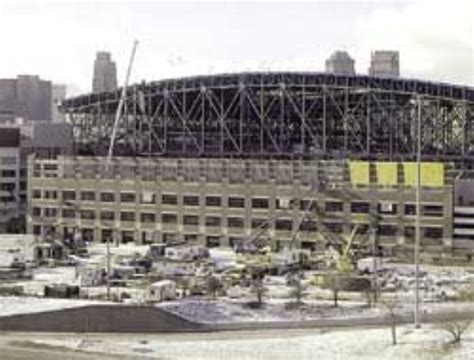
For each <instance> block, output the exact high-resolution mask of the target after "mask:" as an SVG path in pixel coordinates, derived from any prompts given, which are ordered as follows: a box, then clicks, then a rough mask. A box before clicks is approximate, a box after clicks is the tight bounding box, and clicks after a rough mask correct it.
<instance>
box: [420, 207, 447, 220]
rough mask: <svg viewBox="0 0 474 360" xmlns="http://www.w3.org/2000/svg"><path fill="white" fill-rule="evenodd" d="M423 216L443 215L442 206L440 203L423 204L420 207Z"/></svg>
mask: <svg viewBox="0 0 474 360" xmlns="http://www.w3.org/2000/svg"><path fill="white" fill-rule="evenodd" d="M422 214H423V216H436V217H442V216H443V206H441V205H424V206H423V209H422Z"/></svg>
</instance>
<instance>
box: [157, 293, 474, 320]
mask: <svg viewBox="0 0 474 360" xmlns="http://www.w3.org/2000/svg"><path fill="white" fill-rule="evenodd" d="M254 300H255V299H254V298H245V299H229V298H219V299H218V300H210V299H207V298H184V299H181V300H177V301H170V302H164V303H160V304H157V305H156V306H157V307H159V308H161V309H163V310H166V311H168V312H170V313H173V314H175V315H178V316H180V317H182V318H184V319H187V320H191V321H195V322H199V323H242V322H266V321H304V320H317V319H349V318H351V319H353V318H368V317H370V318H372V317H380V316H384V315H385V313H384V310H383V309H381V308H377V307H372V308H369V307H367V306H366V304H365V303H363V302H354V301H339V306H338V307H337V308H335V307H334V306H333V302H332V301H321V300H317V301H316V300H305V301H304V305H303V306H301V307H300V308H297V309H288V303H289V302H291V301H293V300H292V299H275V298H273V299H266V300H265V303H264V304H263V306H262V308H261V309H251V308H249V307H248V306H246V303H248V302H249V301H254ZM397 309H398V310H397V313H398V314H400V315H401V314H409V313H411V312H412V311H413V304H412V303H411V302H405V303H400V304H399V305H397ZM420 310H421V311H422V312H423V313H443V312H468V311H469V312H472V310H473V304H472V303H462V302H451V303H421V305H420Z"/></svg>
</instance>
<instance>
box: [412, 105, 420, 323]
mask: <svg viewBox="0 0 474 360" xmlns="http://www.w3.org/2000/svg"><path fill="white" fill-rule="evenodd" d="M417 103H418V108H417V135H418V141H417V152H416V235H415V249H414V250H415V251H414V257H415V258H414V261H415V312H414V317H413V318H414V323H415V328H417V329H418V328H419V327H420V240H421V229H420V220H421V204H420V195H421V194H420V191H421V97H420V96H418V97H417Z"/></svg>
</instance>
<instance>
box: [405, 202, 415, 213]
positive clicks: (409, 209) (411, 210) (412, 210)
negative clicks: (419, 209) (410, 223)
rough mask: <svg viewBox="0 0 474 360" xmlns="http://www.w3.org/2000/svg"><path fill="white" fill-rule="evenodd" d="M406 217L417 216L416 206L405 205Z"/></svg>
mask: <svg viewBox="0 0 474 360" xmlns="http://www.w3.org/2000/svg"><path fill="white" fill-rule="evenodd" d="M405 215H416V205H415V204H405Z"/></svg>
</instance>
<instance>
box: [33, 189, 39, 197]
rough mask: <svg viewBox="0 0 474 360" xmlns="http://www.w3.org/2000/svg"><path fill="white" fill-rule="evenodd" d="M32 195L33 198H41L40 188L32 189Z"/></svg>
mask: <svg viewBox="0 0 474 360" xmlns="http://www.w3.org/2000/svg"><path fill="white" fill-rule="evenodd" d="M32 196H33V199H41V190H39V189H33V192H32Z"/></svg>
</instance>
